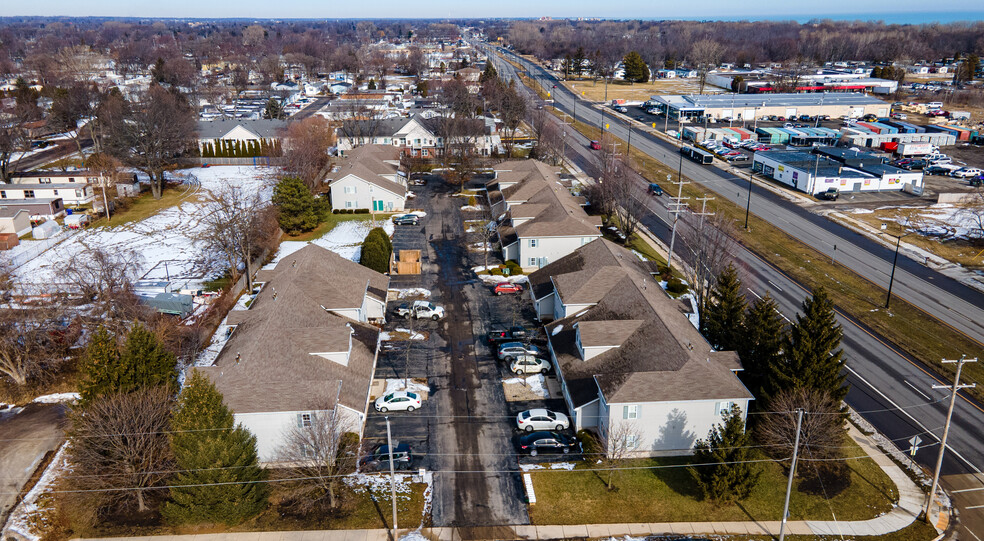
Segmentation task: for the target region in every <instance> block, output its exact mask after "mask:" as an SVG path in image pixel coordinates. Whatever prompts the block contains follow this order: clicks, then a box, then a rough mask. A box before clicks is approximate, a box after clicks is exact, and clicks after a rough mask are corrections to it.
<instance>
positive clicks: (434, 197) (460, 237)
mask: <svg viewBox="0 0 984 541" xmlns="http://www.w3.org/2000/svg"><path fill="white" fill-rule="evenodd" d="M476 183H477V182H476ZM412 189H413V191H415V192H417V194H418V195H417V197H416V198H414V199H412V200H411V201H413V203H414V206H415V210H420V211H423V212H424V213H426V215H425V216H422V217H421V218H420V221H419V224H418V225H416V226H414V225H398V226H396V228H395V232H394V234H393V249H394V251H396V252H399V251H400V250H421V274H419V275H394V276H392V277H391V282H390V289H391V291H390V299H389V303H388V308H387V309H388V314H387V323H386V324H385V325H384V329H383V330H384V332H386V333H388V334H387V335H386V336H385V337H387V338H393V339H392V340H386V341H383V342H382V344H381V348H380V352H379V358H378V361H377V367H376V378H377V381H376V384H375V385H374V389H375V392H374V393H373V396H374V397H376V396H379V395H380V394H382V389H384V388H385V386H386V384H387V381H382V380H388V383H389V385H391V386H393V385H397V384H396V383H395V382H394V380H399V379H405V378H411V379H416V380H417V381H418V382H421V383H423V382H426V389H427V393H426V394H427V399H426V400H425V401H424V402H423V404H422V406H421V407H420V409H419V410H416V411H413V412H403V411H401V412H388V413H385V414H384V413H380V412H377V411H376V410H375V408H373V407H370V412H369V416H368V419H367V422H366V430H365V440H366V445H367V447H372V446H374V445H378V444H381V443H384V442H385V441H386V417H387V416H388V417H389V420H390V425H391V426H390V428H391V431H392V434H393V440H394V442H399V443H407V444H409V445H410V446H411V449H412V452H413V454H414V456H415V459H414V462H413V466H412V467H413V468H414V469H417V468H426V469H428V470H430V471H432V472H435V474H434V480H435V483H434V484H435V486H434V499H433V510H432V518H433V522H434V525H436V526H450V525H456V526H481V525H492V524H525V523H528V522H529V518H528V516H527V514H526V507H525V504H524V495H525V494H524V491H523V487H522V482H521V478H520V475H519V474H518V473H516V470H517V469H518V463H520V462H521V463H527V462H544V461H546V460H562V459H567V460H570V459H571V458H573V457H572V456H571V455H557V457H554V456H551V455H547V456H544V455H541V456H537V457H535V459H533V458H530V457H525V456H524V457H517V454H516V447H515V440H516V439H517V437H518V436H519V435H520V433H519V431H518V430H517V428H516V416H517V414H519V413H520V412H521V411H523V410H525V409H531V408H543V407H545V408H549V409H553V410H555V411H561V412H564V413H566V411H565V408H564V403H563V400H562V399H561V398H560V395H559V392H558V385H557V383H556V380H555V379H554V378H553V375H552V373H551V374H548V377H547V378H546V380H545V381H543V383H542V384H541V383H540V381H541V380H539V379H537V378H539V376H534V377H532V378H530V377H529V376H516V375H514V374H512V373H510V371H509V366H508V364H507V363H505V362H503V361H499V360H497V358H496V351H495V350H494V349H493V348H492V347H491V346H490V345H489V344H488V343H487V340H486V333H487V332H488V331H489V330H490V329H497V328H509V327H512V326H515V325H520V326H524V327H526V328H527V329H530V330H535V329H538V328H539V327H538V325H536V324H535V321H534V319H533V308H532V304H531V303H530V301H529V297H528V296H527V295H526V293H525V291H524V292H523V293H521V294H505V295H501V296H496V295H494V294H493V292H492V289H493V286H494V284H486V283H484V282H482V281H481V280H479V279H477V277H476V276H475V275H474V273H473V272H472V270H471V268H472V267H473V266H477V265H482V264H484V260H485V255H484V253H483V252H482V251H477V250H469V249H468V247H469V245H472V244H475V243H480V242H481V240H482V239H481V238H480V233H478V232H476V231H472V232H466V227H465V224H464V222H465V221H468V220H476V219H478V218H479V217H480V213H478V212H475V211H468V210H465V211H463V210H461V207H462V206H465V205H466V204H467V201H468V198H467V197H463V196H461V195H458V194H456V188H452V187H449V186H447V185H445V184H444V183H443V181H441V180H440V179H438V178H436V177H429V178H428V179H427V183H426V185H425V186H414V187H413V188H412ZM483 197H484V194H479V196H478V197H477V198H478V200H479V201H480V202H481V201H483ZM408 210H414V209H409V208H408ZM471 229H473V230H474V229H476V228H471ZM493 260H494V261H495V262H499V261H500V259H499V256H498V255H491V256H490V262H492V261H493ZM417 299H419V300H424V299H426V300H429V301H431V302H432V303H434V304H436V305H439V306H441V307H443V308H444V310H445V317H444V318H443V319H441V320H439V321H433V320H431V319H413V320H412V321H411V320H409V319H406V318H404V317H402V316H398V315H396V314H395V310H396V309H397V307H399V305H400V304H402V303H404V302H413V300H417ZM407 331H412V334H413V335H416V338H417V339H410V340H408V339H406V338H412V337H413V336H412V335H411V333H410V332H407ZM539 332H540V333H541V335H539V336H535V337H534V338H533V339H532V342H533V343H534V344H539V345H540V346H541V348H543V347H545V340H544V339H543V337H542V330H540V331H539ZM504 382H509V383H507V384H504ZM541 389H542V390H541ZM568 433H569V434H570V435H573V434H572V432H570V431H568ZM476 511H479V512H476Z"/></svg>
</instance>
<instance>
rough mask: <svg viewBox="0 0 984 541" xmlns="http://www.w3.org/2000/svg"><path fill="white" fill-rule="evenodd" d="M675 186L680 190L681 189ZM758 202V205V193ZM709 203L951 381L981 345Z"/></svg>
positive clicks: (655, 175) (781, 263) (654, 176)
mask: <svg viewBox="0 0 984 541" xmlns="http://www.w3.org/2000/svg"><path fill="white" fill-rule="evenodd" d="M553 112H554V114H557V116H560V117H562V116H564V115H562V114H558V113H557V112H556V111H553ZM575 128H576V129H577V130H578V131H579V132H581V133H582V134H584V135H585V136H587V137H589V138H592V139H598V138H599V136H600V133H601V130H600V129H599V128H594V127H591V126H587V125H585V124H583V123H582V122H580V121H578V122H577V123H575ZM606 137H612V135H611V132H608V133H606ZM615 139H617V138H615ZM622 143H624V141H622ZM630 158H631V161H632V164H633V166H634V167H635V169H636V170H637V171H638V172H639V173H640V174H641V175H642V176H643V177H645V178H647V179H650V180H655V181H657V182H663V181H665V179H666V175H668V174H669V175H672V176H673V178H676V169H675V168H671V167H667V166H666V165H664V164H663V163H661V162H659V161H657V160H655V159H653V158H651V157H650V156H648V155H646V154H644V153H643V152H642V151H640V150H639V149H637V148H633V149H632V150H631V152H630ZM723 186H727V185H723ZM758 189H759V190H761V189H762V188H758ZM671 191H673V192H675V188H671ZM682 195H683V196H684V197H690V198H691V201H694V200H696V198H697V197H705V196H715V195H717V194H716V193H715V192H714V191H713V190H710V189H707V188H704V187H702V186H700V185H698V184H696V183H691V184H686V185H684V187H683V194H682ZM752 206H753V207H754V206H755V196H754V195H753V196H752ZM707 207H708V208H707V210H708V211H709V212H715V213H718V214H724V215H726V216H727V217H729V218H730V219H731V220H733V222H734V223H735V224H736V226H737V227H736V228H735V229H736V231H735V238H736V239H737V241H738V242H739V243H741V244H742V245H744V246H745V247H746V248H748V249H749V250H751V251H752V252H754V253H755V254H757V255H758V256H759V257H761V258H763V259H765V260H767V261H768V262H769V263H771V264H772V265H774V266H775V267H776V268H778V269H779V270H780V271H781V272H782V273H784V274H785V275H787V276H789V277H790V278H791V279H792V280H794V281H796V282H798V283H800V284H802V285H803V286H804V287H806V288H809V289H811V290H812V289H815V288H817V287H819V286H824V287H826V288H827V290H828V292H829V293H830V296H831V298H833V299H835V304H836V307H837V309H838V310H839V311H840V312H841V313H843V314H844V315H846V316H848V317H850V318H852V319H854V320H855V321H858V322H860V323H861V324H863V325H865V326H867V327H868V328H870V329H873V330H874V331H875V332H876V333H878V334H880V335H881V336H882V337H884V338H885V339H887V341H888V342H890V343H891V344H894V345H895V346H897V347H898V348H900V349H901V350H902V351H905V352H906V353H908V354H910V355H912V356H913V357H915V358H917V359H919V360H921V361H922V362H923V363H924V364H925V365H926V366H927V367H928V368H929V369H930V370H932V371H933V372H935V373H937V374H939V375H940V376H942V377H943V378H944V379H945V380H947V381H949V380H952V379H953V372H954V370H955V367H954V366H953V365H943V364H941V363H940V362H939V360H940V359H941V358H947V359H958V358H960V356H961V355H963V354H966V353H967V352H968V351H977V350H979V349H980V347H981V345H980V344H979V343H977V342H976V341H974V340H972V339H971V338H969V337H968V336H966V335H965V334H963V333H961V332H959V331H956V330H955V329H953V328H951V327H949V326H948V325H946V324H945V323H943V322H941V321H939V320H938V319H936V318H934V317H933V316H930V315H929V314H927V313H926V312H924V311H922V310H921V309H920V308H918V307H916V306H914V305H912V304H909V303H908V302H906V301H905V300H903V299H901V298H899V297H893V299H892V307H891V309H890V310H886V309H885V308H884V306H885V296H886V291H885V289H884V286H885V284H876V283H873V282H871V281H869V280H867V279H866V278H863V277H862V276H860V275H858V274H857V273H855V272H854V271H852V270H851V269H849V268H847V267H844V266H843V265H841V264H839V263H836V262H831V260H830V256H829V255H827V254H822V253H820V252H818V251H816V250H814V249H813V248H810V247H809V246H807V245H805V244H803V243H802V242H800V241H799V240H798V239H796V238H794V237H792V236H790V235H788V234H787V233H785V232H784V231H782V230H781V229H779V228H778V227H776V226H774V225H772V224H770V223H769V222H767V221H765V220H763V219H761V218H759V217H758V216H756V215H755V214H754V213H752V215H751V216H750V218H749V222H748V226H749V228H748V231H745V230H744V229H743V228H742V227H741V226H742V225H744V220H745V209H744V207H741V206H739V205H736V204H734V203H731V202H730V201H728V200H726V199H725V198H723V197H717V198H716V199H715V200H714V201H710V202H708V205H707ZM804 212H806V211H804ZM908 240H909V239H908V238H907V241H908ZM804 296H805V293H804ZM962 377H966V378H967V379H968V380H969V381H968V383H971V382H979V383H981V385H978V386H977V388H974V389H969V390H968V392H969V393H970V394H972V395H974V396H975V397H977V398H978V399H984V365H980V363H977V364H974V363H971V364H968V365H966V367H965V368H964V371H963V375H962Z"/></svg>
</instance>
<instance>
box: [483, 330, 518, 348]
mask: <svg viewBox="0 0 984 541" xmlns="http://www.w3.org/2000/svg"><path fill="white" fill-rule="evenodd" d="M528 335H529V332H527V330H526V329H524V328H522V327H511V328H510V329H508V330H502V329H496V330H491V331H489V332H488V334H486V335H485V337H486V338H487V339H488V341H489V343H490V344H499V343H502V342H516V341H519V342H522V341H523V340H525V339H526V337H527V336H528Z"/></svg>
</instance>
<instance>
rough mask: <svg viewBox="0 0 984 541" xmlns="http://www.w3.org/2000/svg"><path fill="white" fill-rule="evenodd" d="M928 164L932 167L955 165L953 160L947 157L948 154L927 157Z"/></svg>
mask: <svg viewBox="0 0 984 541" xmlns="http://www.w3.org/2000/svg"><path fill="white" fill-rule="evenodd" d="M926 163H929V164H932V165H943V164H951V163H953V158H951V157H949V156H947V155H946V154H936V155H935V156H927V157H926Z"/></svg>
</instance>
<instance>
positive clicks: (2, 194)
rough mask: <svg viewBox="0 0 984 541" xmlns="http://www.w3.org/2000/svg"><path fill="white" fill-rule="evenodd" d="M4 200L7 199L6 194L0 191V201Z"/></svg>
mask: <svg viewBox="0 0 984 541" xmlns="http://www.w3.org/2000/svg"><path fill="white" fill-rule="evenodd" d="M6 198H7V192H5V191H3V190H0V199H6Z"/></svg>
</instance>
